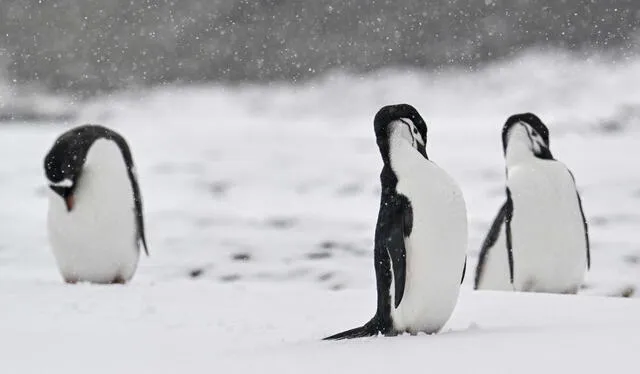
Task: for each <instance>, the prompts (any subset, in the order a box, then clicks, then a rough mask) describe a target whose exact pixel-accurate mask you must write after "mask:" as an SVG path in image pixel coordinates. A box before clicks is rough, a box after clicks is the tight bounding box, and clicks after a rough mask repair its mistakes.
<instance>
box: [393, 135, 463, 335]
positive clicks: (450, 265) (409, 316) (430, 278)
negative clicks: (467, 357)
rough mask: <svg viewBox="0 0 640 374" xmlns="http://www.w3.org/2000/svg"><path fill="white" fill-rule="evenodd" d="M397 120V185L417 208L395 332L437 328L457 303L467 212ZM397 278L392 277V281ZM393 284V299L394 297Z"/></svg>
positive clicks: (445, 178) (450, 182)
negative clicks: (417, 149) (411, 141)
mask: <svg viewBox="0 0 640 374" xmlns="http://www.w3.org/2000/svg"><path fill="white" fill-rule="evenodd" d="M410 137H411V134H409V133H408V129H407V127H406V126H402V125H398V126H396V127H395V129H394V130H393V133H392V135H391V138H390V159H391V167H392V169H393V171H394V173H395V174H396V176H397V178H398V184H397V187H396V190H397V192H398V193H400V194H402V195H404V196H406V197H407V198H408V199H409V201H410V202H411V206H412V210H413V228H412V231H411V235H410V236H409V237H408V238H407V239H406V240H405V249H406V256H407V258H406V264H407V269H406V281H405V282H406V283H405V289H404V295H403V298H402V301H401V303H400V305H399V306H398V308H397V309H396V308H394V307H393V305H392V306H391V316H392V319H393V324H394V328H395V329H396V330H397V331H406V332H410V333H417V332H426V333H435V332H438V331H439V330H440V329H441V328H442V327H443V326H444V324H445V323H446V322H447V320H448V319H449V317H450V316H451V313H452V312H453V309H454V308H455V305H456V302H457V299H458V293H459V288H460V281H461V277H462V271H463V266H464V262H465V258H466V255H465V253H466V249H467V213H466V205H465V201H464V198H463V195H462V191H461V190H460V188H459V187H458V185H457V184H456V182H455V181H454V180H453V179H452V178H451V177H450V176H449V175H448V174H447V173H445V171H444V170H442V169H441V168H440V167H438V166H437V165H436V164H434V163H433V162H431V161H429V160H427V159H425V158H424V157H423V156H422V155H421V154H420V153H419V152H418V151H416V149H415V148H414V146H412V144H411V143H410V141H409V139H410ZM392 283H393V282H392ZM394 289H395V287H394V285H393V284H392V285H391V294H392V297H391V300H394V295H393V290H394Z"/></svg>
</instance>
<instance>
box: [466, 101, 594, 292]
mask: <svg viewBox="0 0 640 374" xmlns="http://www.w3.org/2000/svg"><path fill="white" fill-rule="evenodd" d="M502 147H503V151H504V156H505V161H506V176H507V186H506V195H507V199H506V202H505V203H504V204H503V205H502V207H501V208H500V211H499V212H498V215H497V217H496V218H495V220H494V222H493V225H492V226H491V229H490V230H489V233H488V234H487V237H486V239H485V241H484V243H483V245H482V249H481V251H480V257H479V260H478V265H477V268H476V275H475V284H474V286H475V288H476V289H492V290H515V291H528V292H547V293H570V294H573V293H576V292H578V289H579V287H580V285H581V284H582V282H583V280H584V277H585V273H586V271H587V270H588V269H589V267H590V266H591V255H590V250H589V231H588V226H587V220H586V219H585V216H584V211H583V210H582V201H581V199H580V194H579V193H578V191H577V190H576V184H575V180H574V178H573V175H572V173H571V172H570V171H569V169H568V168H567V167H566V166H565V165H564V164H563V163H562V162H560V161H558V160H555V159H554V158H553V156H552V154H551V149H550V147H549V130H548V129H547V127H546V126H545V125H544V124H543V123H542V121H541V120H540V119H539V118H538V117H537V116H535V115H534V114H531V113H524V114H516V115H513V116H511V117H509V119H507V122H506V123H505V125H504V127H503V129H502Z"/></svg>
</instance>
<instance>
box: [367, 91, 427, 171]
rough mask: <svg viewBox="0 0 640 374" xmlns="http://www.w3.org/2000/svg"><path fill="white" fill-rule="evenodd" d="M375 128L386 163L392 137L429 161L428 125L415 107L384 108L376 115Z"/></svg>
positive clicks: (396, 106)
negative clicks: (406, 144) (427, 148)
mask: <svg viewBox="0 0 640 374" xmlns="http://www.w3.org/2000/svg"><path fill="white" fill-rule="evenodd" d="M373 126H374V130H375V133H376V140H377V143H378V147H379V148H380V153H381V154H382V157H383V159H384V160H385V162H387V161H388V158H389V140H390V138H391V137H394V138H398V139H401V140H402V141H406V142H407V143H409V144H411V146H412V147H413V148H415V149H416V150H417V151H418V152H419V153H420V154H422V155H423V156H424V157H425V158H427V159H428V157H427V151H426V145H427V124H426V123H425V122H424V120H423V119H422V117H421V116H420V113H418V111H417V110H416V108H414V107H413V106H411V105H409V104H396V105H387V106H384V107H382V108H381V109H380V110H379V111H378V113H377V114H376V116H375V119H374V120H373Z"/></svg>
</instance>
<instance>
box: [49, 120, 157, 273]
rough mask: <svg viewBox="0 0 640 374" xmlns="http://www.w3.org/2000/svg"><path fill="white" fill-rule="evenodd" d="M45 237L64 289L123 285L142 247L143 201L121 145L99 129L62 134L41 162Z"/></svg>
mask: <svg viewBox="0 0 640 374" xmlns="http://www.w3.org/2000/svg"><path fill="white" fill-rule="evenodd" d="M44 170H45V175H46V178H47V180H48V184H49V194H48V197H49V211H48V217H47V224H48V234H49V242H50V245H51V249H52V251H53V254H54V257H55V260H56V263H57V265H58V269H59V271H60V273H61V275H62V277H63V279H64V281H65V282H67V283H77V282H89V283H100V284H124V283H127V282H128V281H129V280H131V278H132V277H133V275H134V273H135V272H136V268H137V265H138V259H139V256H140V251H141V247H144V250H145V253H146V254H147V255H148V250H147V243H146V239H145V230H144V217H143V211H142V196H141V193H140V187H139V185H138V180H137V176H136V171H135V166H134V163H133V158H132V155H131V151H130V149H129V146H128V144H127V142H126V140H125V139H124V138H123V137H122V136H121V135H120V134H118V133H116V132H115V131H113V130H110V129H108V128H106V127H103V126H98V125H83V126H79V127H76V128H73V129H71V130H69V131H67V132H65V133H63V134H62V135H61V136H60V137H59V138H58V139H57V140H56V141H55V143H54V144H53V146H52V148H51V150H50V151H49V152H48V154H47V155H46V157H45V159H44Z"/></svg>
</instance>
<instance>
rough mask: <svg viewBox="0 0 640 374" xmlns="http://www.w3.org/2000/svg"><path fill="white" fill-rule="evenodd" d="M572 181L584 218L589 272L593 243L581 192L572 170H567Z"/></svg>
mask: <svg viewBox="0 0 640 374" xmlns="http://www.w3.org/2000/svg"><path fill="white" fill-rule="evenodd" d="M567 171H568V172H569V175H570V176H571V179H572V180H573V186H574V187H575V188H576V196H577V197H578V208H580V215H581V216H582V225H583V226H584V240H585V245H586V247H587V270H589V269H591V243H590V241H589V224H588V223H587V218H586V217H585V216H584V209H582V199H581V198H580V192H578V188H577V187H576V185H575V184H576V178H575V177H574V176H573V173H572V172H571V170H569V169H567Z"/></svg>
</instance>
